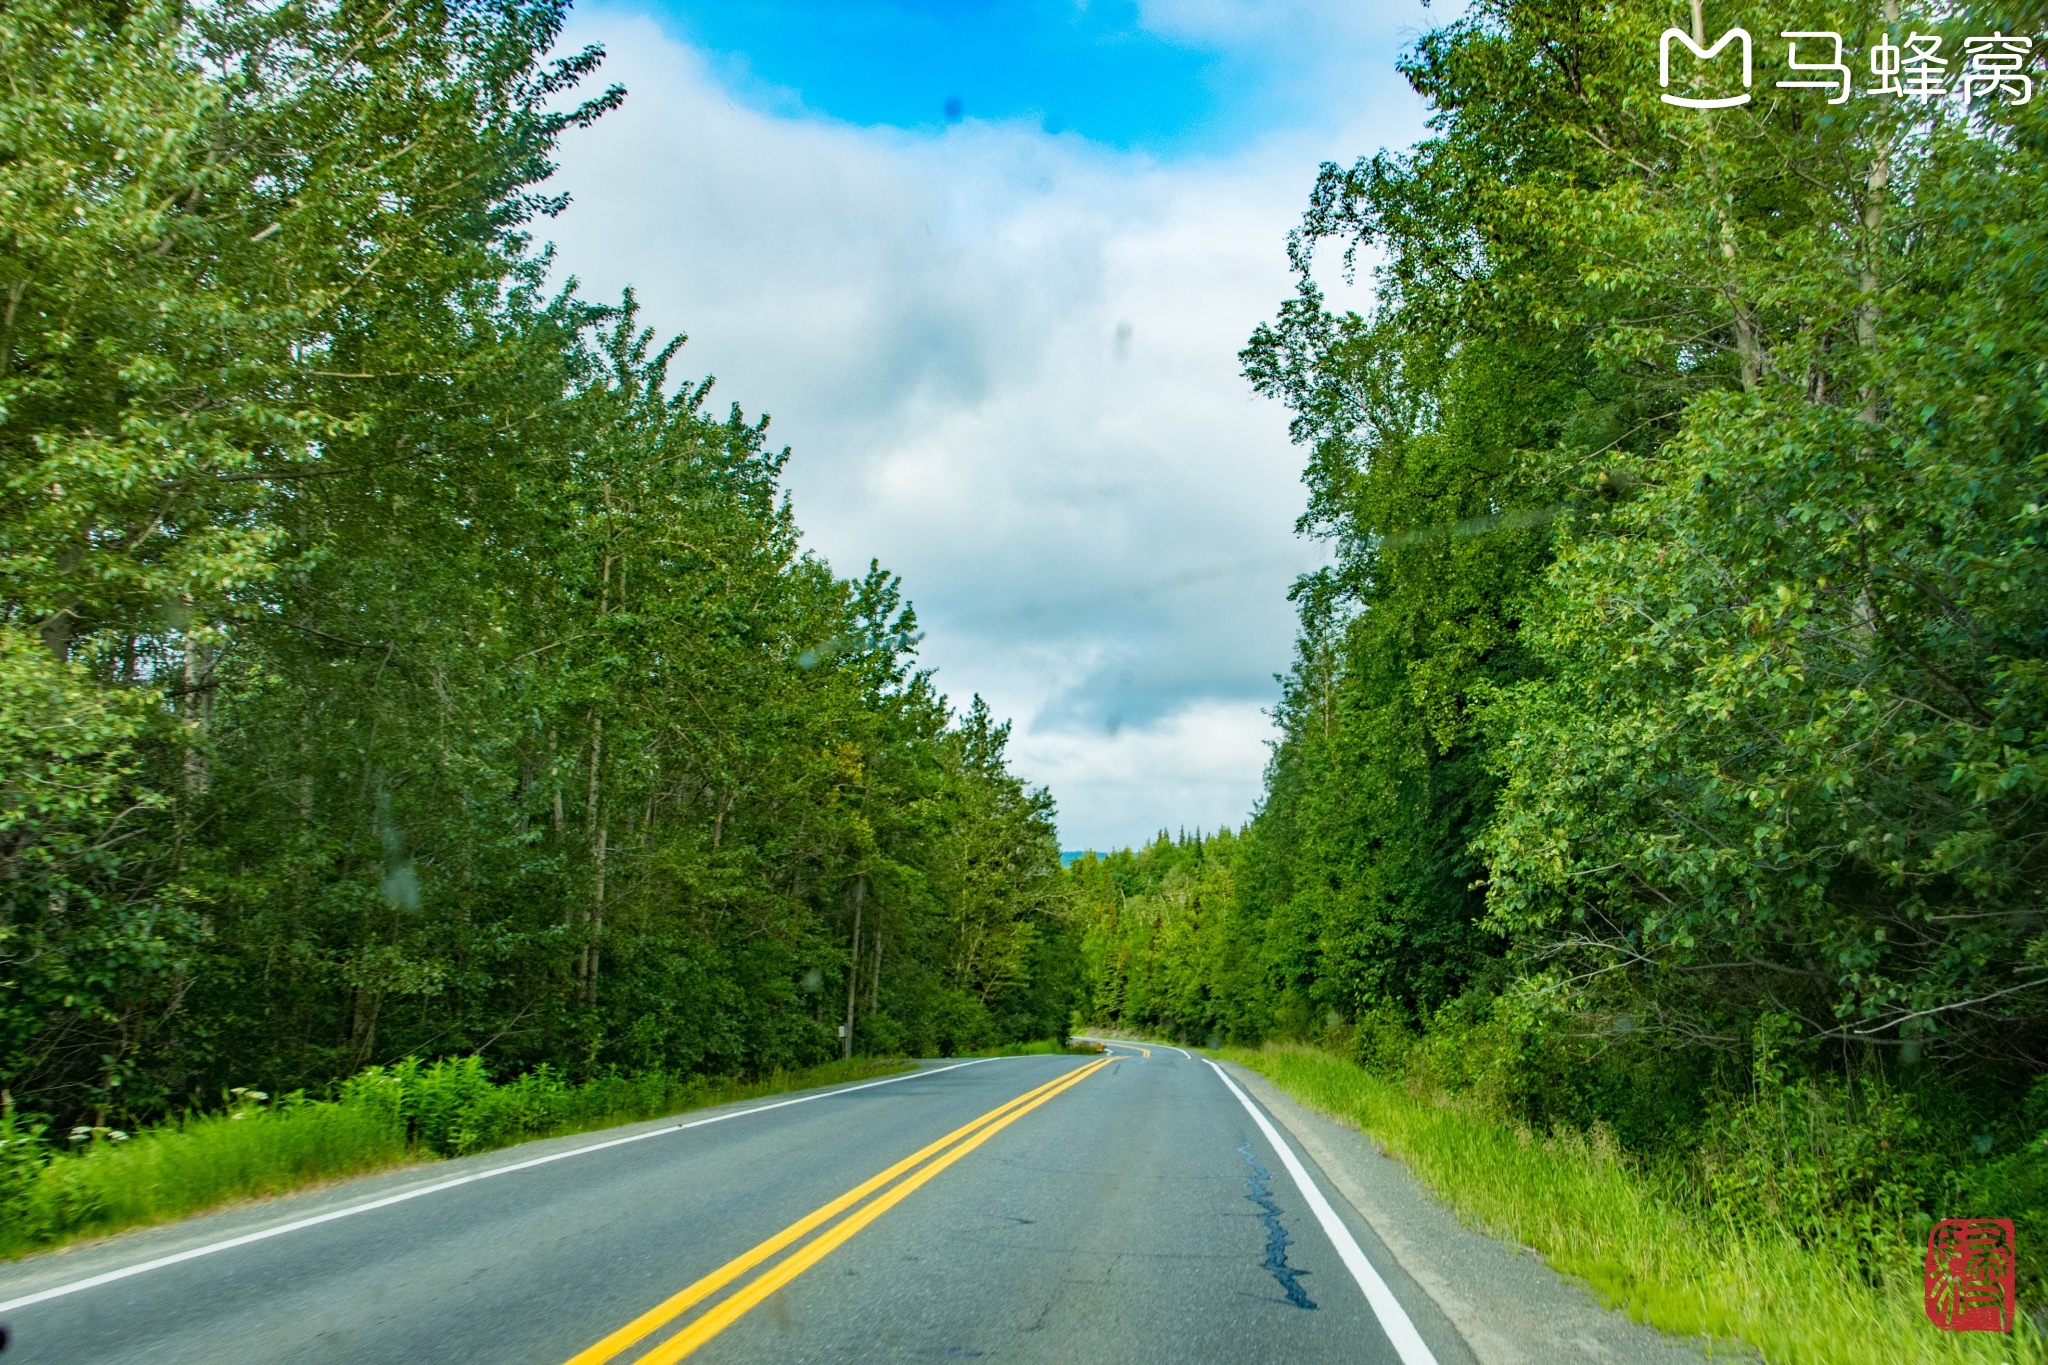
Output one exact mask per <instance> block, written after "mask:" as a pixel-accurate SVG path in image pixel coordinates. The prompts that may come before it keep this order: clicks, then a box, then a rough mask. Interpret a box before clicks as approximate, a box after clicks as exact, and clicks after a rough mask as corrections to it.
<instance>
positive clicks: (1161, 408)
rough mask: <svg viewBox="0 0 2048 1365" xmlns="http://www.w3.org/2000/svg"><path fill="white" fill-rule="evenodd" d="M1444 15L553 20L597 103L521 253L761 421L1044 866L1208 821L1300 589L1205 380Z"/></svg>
mask: <svg viewBox="0 0 2048 1365" xmlns="http://www.w3.org/2000/svg"><path fill="white" fill-rule="evenodd" d="M1445 17H1448V15H1447V13H1446V11H1444V10H1443V9H1441V8H1439V9H1437V10H1434V11H1425V10H1423V9H1422V8H1421V7H1420V0H1389V3H1383V4H1377V5H1374V6H1370V7H1368V6H1364V5H1361V4H1359V3H1358V2H1357V0H1087V3H1085V4H1084V3H1079V2H1078V0H1008V2H1007V3H998V2H997V0H952V3H946V4H939V3H933V2H932V0H837V3H823V2H822V0H654V2H653V3H645V2H643V3H623V4H622V3H617V0H611V2H609V3H603V4H585V5H582V6H580V7H579V8H577V9H576V10H575V11H573V12H572V13H571V15H570V20H569V27H568V31H567V32H566V33H565V35H564V45H565V46H568V47H577V46H581V45H582V44H584V43H588V42H597V43H601V44H603V45H604V47H605V48H606V50H607V52H608V53H609V54H610V55H609V57H608V59H607V61H606V63H605V68H604V71H603V75H602V77H601V79H604V80H608V81H618V82H619V83H621V84H623V85H624V86H625V87H626V88H627V91H628V95H627V99H626V102H625V105H624V106H623V107H622V108H621V109H619V110H618V111H616V112H615V113H612V114H609V115H607V116H606V117H605V118H603V119H601V120H599V122H598V123H597V125H596V126H595V127H594V128H592V129H589V130H587V131H582V132H578V133H576V134H574V135H573V136H571V137H570V138H568V139H567V140H566V142H565V144H564V146H563V148H562V153H561V162H562V172H561V176H560V187H561V188H562V189H565V190H567V191H568V192H569V194H570V195H571V197H572V205H571V207H570V209H569V211H568V212H567V213H566V214H564V215H563V216H562V217H560V218H558V219H556V220H554V221H553V222H552V224H551V225H550V232H551V234H552V235H553V236H554V238H555V240H556V243H557V245H558V247H559V252H560V254H559V257H558V259H559V261H560V265H561V268H562V270H563V272H564V273H565V274H568V273H573V274H574V275H575V276H576V277H577V278H578V279H579V280H580V281H581V283H582V286H583V288H584V289H585V292H586V293H587V294H589V295H591V296H595V297H598V298H616V297H618V294H619V291H620V290H621V289H623V288H625V287H627V286H632V287H633V288H634V289H635V290H636V291H637V293H638V296H639V298H640V300H641V302H642V305H643V314H642V316H643V319H644V320H645V321H646V322H647V323H648V324H650V325H652V326H654V327H656V328H657V329H659V330H661V331H663V332H665V333H672V332H676V331H684V332H687V333H688V334H689V336H690V343H689V345H688V347H687V348H686V349H685V350H684V352H683V354H682V358H681V360H680V362H679V369H678V371H677V373H678V374H710V375H715V376H717V379H718V388H717V390H716V392H715V395H714V403H715V404H716V405H718V406H720V407H722V406H723V405H724V404H725V403H728V402H737V403H739V404H741V405H742V406H743V407H744V408H745V410H746V411H747V412H748V413H749V414H758V413H763V412H765V413H767V414H769V415H771V417H772V419H773V425H772V426H771V427H770V436H771V439H773V440H777V441H779V442H784V443H787V444H788V445H789V446H790V447H791V449H792V452H793V453H792V458H791V460H790V462H789V464H788V466H787V482H788V487H789V489H790V492H791V496H792V499H793V501H794V505H795V509H796V515H797V519H798V522H799V524H800V525H801V526H802V528H803V531H804V537H805V544H806V545H807V546H808V547H809V548H810V549H811V550H813V551H814V552H815V553H817V554H819V555H821V556H823V557H825V558H826V559H828V560H829V561H830V562H831V563H832V565H833V566H834V567H835V568H836V569H837V570H838V571H839V572H840V573H843V574H858V573H860V572H861V571H863V570H864V569H865V568H866V566H867V563H868V561H869V559H870V558H878V559H880V561H881V562H882V563H883V564H884V565H885V566H887V567H888V568H890V569H892V570H894V571H895V572H897V573H900V574H901V575H902V576H903V579H904V588H905V591H906V593H907V594H908V596H909V597H910V599H911V600H912V601H913V602H914V603H915V604H916V606H917V610H918V616H919V619H920V623H921V625H922V626H923V627H924V629H925V631H926V639H925V642H924V645H923V648H922V656H923V660H924V662H925V663H926V664H927V665H929V666H931V667H933V668H935V669H936V670H937V681H938V684H939V686H940V687H942V688H943V689H944V690H945V691H946V692H947V694H948V695H949V696H951V697H952V698H953V699H954V700H955V702H956V703H958V704H961V705H964V704H965V703H966V701H967V700H968V698H970V697H971V696H973V695H976V694H979V695H981V696H983V697H985V698H986V699H987V700H988V702H989V704H990V706H991V707H992V708H993V709H994V710H995V712H996V713H997V714H998V715H1000V716H1005V717H1008V718H1009V719H1011V720H1012V722H1013V723H1014V729H1013V735H1012V741H1011V753H1012V757H1013V760H1014V762H1015V764H1016V766H1017V767H1018V769H1019V771H1020V772H1022V773H1023V774H1024V775H1025V776H1026V777H1027V778H1028V779H1029V780H1031V781H1032V782H1034V783H1037V784H1043V785H1045V786H1047V787H1049V788H1050V789H1051V791H1052V794H1053V797H1054V799H1055V801H1056V802H1057V803H1058V806H1059V812H1060V816H1059V818H1060V830H1061V837H1062V842H1063V843H1064V844H1065V846H1066V847H1068V848H1087V847H1093V848H1111V847H1116V846H1120V845H1123V844H1132V843H1140V842H1143V841H1145V840H1146V839H1148V838H1150V837H1151V835H1152V834H1153V833H1154V832H1155V831H1157V830H1159V829H1162V828H1165V829H1178V828H1183V827H1185V828H1196V827H1200V828H1205V829H1214V828H1216V827H1217V826H1219V825H1223V824H1232V825H1235V824H1237V823H1239V822H1241V821H1243V820H1244V819H1245V818H1247V817H1248V816H1249V815H1250V814H1251V812H1252V810H1253V808H1254V806H1255V804H1256V802H1257V799H1258V795H1259V788H1260V774H1261V771H1262V769H1263V768H1264V765H1265V762H1266V758H1267V747H1266V746H1267V743H1268V741H1269V740H1270V739H1271V737H1272V733H1273V732H1272V726H1271V722H1270V718H1269V717H1268V715H1267V712H1268V711H1269V710H1270V709H1271V707H1272V705H1273V703H1274V702H1275V700H1277V698H1278V695H1279V690H1278V686H1277V684H1276V683H1275V681H1274V675H1275V674H1276V673H1279V672H1282V671H1284V670H1285V669H1286V668H1287V667H1288V666H1289V663H1290V661H1291V656H1292V641H1293V633H1294V617H1293V612H1292V609H1291V607H1290V606H1289V604H1288V602H1287V597H1286V594H1287V589H1288V586H1289V584H1290V583H1291V582H1292V580H1293V579H1294V577H1295V575H1297V574H1299V573H1302V572H1304V571H1306V570H1308V569H1311V568H1313V567H1315V566H1316V565H1317V564H1318V563H1320V562H1321V560H1322V557H1323V552H1322V549H1321V547H1319V546H1316V545H1312V544H1305V543H1303V542H1302V541H1301V540H1299V539H1298V538H1297V537H1295V535H1294V534H1293V529H1292V528H1293V524H1294V520H1295V518H1296V517H1297V516H1298V515H1299V513H1300V511H1301V508H1302V501H1303V493H1302V488H1301V484H1300V471H1301V466H1302V452H1300V451H1298V450H1296V449H1295V448H1294V447H1293V446H1292V445H1291V444H1290V443H1289V442H1288V439H1287V430H1286V427H1287V421H1286V419H1287V414H1286V412H1285V411H1284V410H1283V409H1281V408H1280V407H1279V406H1278V405H1277V404H1274V403H1272V402H1269V401H1266V400H1263V399H1260V398H1257V397H1256V396H1254V395H1253V394H1252V393H1251V392H1250V390H1249V389H1248V387H1247V386H1246V385H1245V383H1244V380H1243V378H1242V377H1241V376H1240V375H1239V373H1238V365H1237V360H1236V355H1237V352H1238V350H1239V349H1240V348H1241V347H1242V346H1243V345H1244V343H1245V340H1246V338H1247V337H1248V336H1249V335H1250V333H1251V330H1252V328H1253V327H1255V326H1257V325H1258V323H1259V322H1260V321H1262V320H1264V319H1266V318H1269V317H1271V316H1272V313H1273V310H1274V308H1275V307H1276V306H1277V305H1278V304H1279V303H1280V301H1281V300H1282V299H1283V298H1285V297H1287V296H1288V294H1289V293H1290V292H1291V289H1292V279H1291V277H1290V276H1289V274H1288V270H1287V262H1286V256H1285V249H1284V245H1285V239H1286V235H1287V232H1288V230H1289V229H1290V228H1291V227H1292V226H1294V224H1295V223H1296V222H1297V221H1298V220H1299V218H1300V215H1301V211H1302V208H1303V207H1304V205H1305V203H1306V200H1307V196H1308V192H1309V188H1310V186H1311V185H1312V184H1313V183H1314V180H1315V175H1316V168H1317V166H1318V164H1319V163H1321V162H1323V161H1325V160H1335V161H1342V162H1349V161H1350V160H1351V159H1353V158H1354V157H1356V156H1359V155H1361V154H1370V153H1372V152H1375V151H1377V150H1379V149H1380V148H1381V147H1386V146H1401V145H1405V144H1407V143H1408V142H1410V141H1412V140H1413V138H1414V137H1415V136H1417V135H1418V134H1419V132H1420V131H1421V128H1422V113H1423V111H1422V110H1421V109H1420V107H1419V105H1418V103H1417V101H1416V100H1415V98H1414V96H1413V94H1412V92H1410V91H1408V90H1407V88H1406V86H1405V84H1404V83H1403V82H1402V81H1401V79H1400V77H1399V75H1398V73H1397V72H1396V71H1395V70H1394V60H1395V57H1396V55H1397V54H1398V52H1399V51H1400V49H1401V48H1402V47H1403V46H1404V45H1405V44H1406V43H1407V42H1409V41H1412V39H1413V37H1414V35H1415V33H1416V32H1417V31H1418V29H1419V28H1420V27H1421V26H1422V25H1423V24H1424V23H1426V22H1429V21H1430V20H1431V19H1432V18H1435V19H1442V18H1445ZM949 98H957V99H958V100H959V101H960V107H959V109H958V111H957V116H956V117H949V116H948V114H947V107H946V102H947V100H948V99H949ZM1324 283H1325V285H1326V286H1334V285H1335V283H1336V282H1335V281H1330V280H1325V281H1324ZM1349 297H1350V298H1351V299H1352V301H1354V302H1361V303H1362V302H1363V299H1364V295H1363V294H1362V293H1358V292H1354V293H1352V294H1351V295H1350V296H1349Z"/></svg>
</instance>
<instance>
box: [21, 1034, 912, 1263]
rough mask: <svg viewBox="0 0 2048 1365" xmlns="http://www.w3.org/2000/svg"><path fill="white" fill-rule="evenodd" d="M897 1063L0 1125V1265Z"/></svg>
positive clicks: (481, 1077) (447, 1090)
mask: <svg viewBox="0 0 2048 1365" xmlns="http://www.w3.org/2000/svg"><path fill="white" fill-rule="evenodd" d="M909 1065H910V1064H909V1063H907V1062H902V1061H873V1060H856V1061H852V1062H832V1063H829V1064H827V1065H824V1066H817V1067H810V1068H807V1069H804V1070H800V1071H777V1072H774V1073H772V1074H771V1075H768V1076H766V1077H763V1078H760V1079H758V1080H721V1079H715V1078H711V1079H707V1078H704V1077H673V1076H664V1075H659V1074H656V1075H647V1076H604V1077H599V1078H597V1079H594V1080H591V1081H587V1082H584V1083H582V1084H580V1085H578V1084H571V1083H569V1082H567V1081H565V1080H564V1079H563V1078H562V1077H561V1076H559V1075H557V1074H555V1073H553V1072H551V1071H548V1070H547V1069H545V1068H543V1069H542V1070H539V1071H535V1072H530V1073H528V1074H527V1075H524V1076H521V1077H519V1078H518V1079H517V1080H514V1081H509V1082H506V1083H504V1084H499V1083H497V1082H494V1081H492V1080H491V1079H490V1076H489V1075H488V1073H487V1072H486V1071H485V1069H484V1067H483V1065H482V1063H481V1062H480V1061H479V1060H478V1059H477V1058H474V1057H469V1058H460V1059H456V1060H452V1061H444V1062H436V1063H433V1064H431V1065H422V1064H421V1063H419V1062H417V1061H410V1060H409V1061H406V1062H404V1063H401V1064H400V1065H398V1066H394V1067H388V1068H387V1067H372V1068H371V1069H370V1070H368V1071H366V1072H364V1073H363V1074H361V1075H359V1076H356V1077H354V1078H352V1079H351V1080H350V1081H349V1082H348V1084H347V1085H346V1086H345V1087H344V1088H343V1090H342V1093H341V1096H340V1098H338V1099H335V1100H331V1101H326V1100H308V1099H306V1098H305V1097H303V1096H300V1095H292V1096H286V1097H284V1098H283V1099H281V1100H280V1101H279V1102H278V1103H276V1104H274V1105H273V1104H269V1103H267V1102H265V1098H264V1097H263V1096H261V1095H260V1094H257V1093H255V1092H247V1091H243V1092H238V1093H237V1095H236V1097H235V1102H234V1104H233V1105H232V1106H231V1107H230V1108H229V1109H228V1110H227V1112H225V1113H216V1114H206V1115H195V1116H192V1117H188V1118H185V1119H183V1120H180V1121H176V1122H172V1123H166V1124H163V1125H161V1126H159V1127H156V1128H151V1129H146V1130H144V1131H142V1132H140V1133H137V1134H136V1135H135V1136H133V1137H132V1138H129V1137H126V1136H125V1135H123V1134H118V1133H114V1132H111V1131H108V1130H98V1131H94V1132H90V1133H87V1132H81V1133H80V1134H77V1135H75V1136H78V1137H80V1138H81V1139H82V1140H81V1141H79V1142H78V1143H76V1144H75V1145H74V1146H73V1147H72V1149H71V1150H67V1151H55V1150H52V1145H51V1144H50V1143H48V1142H46V1141H45V1140H44V1137H45V1135H44V1134H43V1133H42V1132H41V1130H40V1129H32V1128H30V1127H28V1126H27V1125H25V1124H21V1123H18V1122H17V1121H16V1120H15V1118H14V1116H13V1115H12V1114H8V1115H5V1116H0V1256H8V1257H17V1256H21V1255H25V1254H28V1253H30V1252H34V1251H39V1250H44V1249H47V1248H50V1247H54V1246H58V1245H61V1244H63V1243H65V1242H69V1241H73V1240H76V1239H77V1238H80V1237H88V1236H96V1235H101V1234H105V1233H111V1232H118V1231H120V1230H122V1229H124V1228H131V1227H139V1226H143V1225H146V1224H151V1223H164V1222H169V1221H171V1220H173V1219H176V1218H183V1217H186V1216H188V1215H190V1214H194V1213H199V1212H203V1211H205V1210H207V1209H212V1208H217V1207H219V1206H221V1205H224V1204H229V1203H233V1202H235V1201H238V1200H244V1199H252V1198H261V1197H264V1196H268V1195H277V1194H284V1193H287V1192H289V1191H292V1190H297V1189H304V1188H306V1187H307V1186H310V1185H316V1184H320V1183H323V1182H326V1181H331V1180H339V1179H344V1178H347V1177H349V1176H355V1175H363V1174H366V1173H368V1172H371V1171H378V1170H385V1169H389V1168H391V1167H394V1166H400V1165H404V1164H406V1163H408V1162H414V1161H425V1160H432V1159H434V1158H437V1157H441V1156H452V1155H457V1154H461V1153H466V1152H478V1151H485V1150H488V1149H490V1148H494V1147H503V1146H507V1145H510V1144H512V1143H516V1142H522V1141H526V1140H528V1139H532V1138H538V1137H552V1136H559V1135H562V1134H566V1133H578V1132H587V1131H589V1130H591V1129H594V1128H605V1127H610V1126H612V1125H614V1124H620V1123H632V1122H636V1121H638V1120H641V1119H650V1118H660V1117H663V1116H665V1115H668V1114H677V1113H682V1112H684V1111H687V1110H690V1109H699V1108H703V1107H705V1106H708V1105H714V1104H726V1103H730V1102H732V1101H735V1100H745V1099H753V1098H757V1097H760V1096H765V1095H774V1094H780V1093H782V1092H785V1091H790V1090H803V1089H808V1088H810V1087H812V1086H819V1085H832V1084H836V1083H839V1082H844V1081H853V1080H862V1079H866V1078H868V1077H872V1076H880V1075H885V1074H889V1073H893V1072H898V1071H903V1070H907V1069H908V1067H909Z"/></svg>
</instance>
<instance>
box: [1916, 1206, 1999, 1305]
mask: <svg viewBox="0 0 2048 1365" xmlns="http://www.w3.org/2000/svg"><path fill="white" fill-rule="evenodd" d="M2018 1270H2019V1258H2018V1257H2017V1256H2015V1255H2014V1254H2013V1237H2012V1219H2010V1218H1944V1219H1942V1220H1941V1221H1940V1222H1939V1223H1936V1224H1935V1225H1934V1227H1933V1228H1932V1230H1930V1231H1929V1232H1928V1234H1927V1285H1926V1288H1927V1320H1928V1321H1929V1322H1932V1323H1933V1324H1934V1325H1935V1326H1936V1327H1945V1328H1947V1329H1948V1330H1949V1331H1951V1332H2010V1331H2011V1330H2012V1325H2013V1316H2014V1312H2015V1309H2016V1297H2015V1294H2016V1285H2015V1279H2016V1277H2017V1272H2018Z"/></svg>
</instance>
